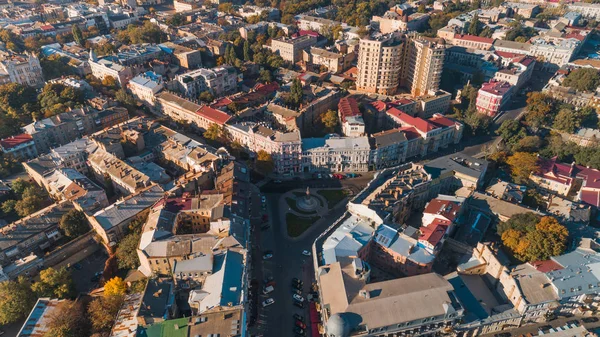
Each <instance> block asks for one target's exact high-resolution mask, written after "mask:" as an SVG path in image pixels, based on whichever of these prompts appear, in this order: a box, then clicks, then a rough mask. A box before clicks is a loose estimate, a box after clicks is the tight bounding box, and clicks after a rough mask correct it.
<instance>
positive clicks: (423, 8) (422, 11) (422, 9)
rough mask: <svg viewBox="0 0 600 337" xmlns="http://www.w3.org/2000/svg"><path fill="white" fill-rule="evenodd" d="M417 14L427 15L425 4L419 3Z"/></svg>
mask: <svg viewBox="0 0 600 337" xmlns="http://www.w3.org/2000/svg"><path fill="white" fill-rule="evenodd" d="M417 12H419V13H427V7H425V3H423V2H422V3H421V4H420V5H419V7H418V8H417Z"/></svg>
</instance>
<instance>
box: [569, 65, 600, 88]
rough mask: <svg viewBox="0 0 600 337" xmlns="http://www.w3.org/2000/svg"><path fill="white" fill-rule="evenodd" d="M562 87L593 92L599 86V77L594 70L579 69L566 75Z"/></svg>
mask: <svg viewBox="0 0 600 337" xmlns="http://www.w3.org/2000/svg"><path fill="white" fill-rule="evenodd" d="M562 85H563V86H565V87H571V88H573V89H576V90H579V91H594V90H596V88H598V86H599V85H600V76H599V75H598V70H596V69H595V68H579V69H575V70H573V71H572V72H571V73H570V74H569V75H567V77H566V78H565V79H564V81H563V82H562Z"/></svg>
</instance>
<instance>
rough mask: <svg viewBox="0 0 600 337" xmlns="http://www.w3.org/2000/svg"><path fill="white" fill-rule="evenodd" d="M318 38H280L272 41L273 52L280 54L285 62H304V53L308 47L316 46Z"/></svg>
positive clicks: (306, 36) (308, 36) (305, 36)
mask: <svg viewBox="0 0 600 337" xmlns="http://www.w3.org/2000/svg"><path fill="white" fill-rule="evenodd" d="M316 43H317V38H316V37H314V36H310V35H304V36H300V37H297V38H295V39H289V38H285V37H282V38H279V39H273V40H271V50H272V51H273V52H275V53H278V54H279V56H281V57H282V58H283V59H284V60H286V61H289V62H292V63H296V62H298V61H300V60H302V51H303V50H304V49H307V48H308V47H311V46H314V45H315V44H316Z"/></svg>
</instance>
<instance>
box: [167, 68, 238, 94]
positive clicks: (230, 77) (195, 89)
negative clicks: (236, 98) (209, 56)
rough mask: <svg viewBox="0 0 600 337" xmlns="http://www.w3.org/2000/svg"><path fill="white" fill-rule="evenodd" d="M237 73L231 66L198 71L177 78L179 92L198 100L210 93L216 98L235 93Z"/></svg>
mask: <svg viewBox="0 0 600 337" xmlns="http://www.w3.org/2000/svg"><path fill="white" fill-rule="evenodd" d="M237 80H238V77H237V71H236V70H235V68H234V67H231V66H227V65H226V66H221V67H216V68H212V69H197V70H193V71H190V72H187V73H184V74H181V75H177V77H175V81H177V85H178V87H179V90H180V91H181V92H182V93H183V94H184V95H185V96H186V97H188V98H193V99H196V98H198V95H200V93H202V92H205V91H208V92H210V93H211V94H212V95H213V96H214V97H221V96H224V95H225V94H228V93H234V92H235V89H236V88H237Z"/></svg>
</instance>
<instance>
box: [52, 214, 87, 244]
mask: <svg viewBox="0 0 600 337" xmlns="http://www.w3.org/2000/svg"><path fill="white" fill-rule="evenodd" d="M59 227H60V229H62V231H63V232H64V233H65V235H66V236H67V237H70V238H76V237H78V236H80V235H83V234H85V233H87V232H88V231H89V230H90V226H89V225H88V222H87V218H86V217H85V215H84V214H83V212H82V211H80V210H77V209H72V210H70V211H68V212H67V213H65V214H63V216H62V217H61V218H60V223H59Z"/></svg>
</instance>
